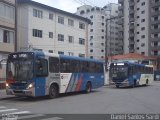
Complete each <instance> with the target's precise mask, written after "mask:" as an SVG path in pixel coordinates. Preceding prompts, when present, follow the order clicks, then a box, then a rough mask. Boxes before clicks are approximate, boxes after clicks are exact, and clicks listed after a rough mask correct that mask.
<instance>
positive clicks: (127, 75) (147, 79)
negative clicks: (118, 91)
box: [109, 62, 154, 88]
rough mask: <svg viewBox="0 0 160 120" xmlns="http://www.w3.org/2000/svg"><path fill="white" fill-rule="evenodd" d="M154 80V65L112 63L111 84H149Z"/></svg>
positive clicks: (117, 85) (123, 85)
mask: <svg viewBox="0 0 160 120" xmlns="http://www.w3.org/2000/svg"><path fill="white" fill-rule="evenodd" d="M153 80H154V75H153V66H152V65H143V64H138V63H131V62H115V63H111V65H110V71H109V84H110V85H115V86H116V87H117V88H118V87H125V86H126V87H127V86H132V87H135V86H137V85H148V84H150V83H152V81H153Z"/></svg>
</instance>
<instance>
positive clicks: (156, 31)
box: [151, 28, 160, 33]
mask: <svg viewBox="0 0 160 120" xmlns="http://www.w3.org/2000/svg"><path fill="white" fill-rule="evenodd" d="M159 31H160V28H159V29H151V33H158V32H159Z"/></svg>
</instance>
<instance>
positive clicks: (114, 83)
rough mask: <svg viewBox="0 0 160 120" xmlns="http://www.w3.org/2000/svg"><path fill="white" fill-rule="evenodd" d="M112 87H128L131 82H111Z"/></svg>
mask: <svg viewBox="0 0 160 120" xmlns="http://www.w3.org/2000/svg"><path fill="white" fill-rule="evenodd" d="M109 85H110V86H119V87H128V86H129V82H128V81H127V80H125V81H123V82H113V81H112V80H110V81H109Z"/></svg>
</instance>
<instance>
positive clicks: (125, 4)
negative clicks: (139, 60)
mask: <svg viewBox="0 0 160 120" xmlns="http://www.w3.org/2000/svg"><path fill="white" fill-rule="evenodd" d="M118 3H119V4H120V6H119V16H121V19H120V20H119V24H121V28H122V30H121V32H122V35H123V40H124V53H125V54H126V53H140V54H142V55H150V32H149V31H150V30H149V29H150V16H149V15H150V12H149V11H150V0H118Z"/></svg>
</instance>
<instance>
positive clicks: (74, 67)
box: [70, 60, 80, 73]
mask: <svg viewBox="0 0 160 120" xmlns="http://www.w3.org/2000/svg"><path fill="white" fill-rule="evenodd" d="M70 62H71V66H70V68H71V72H72V73H76V72H79V71H80V61H78V60H71V61H70Z"/></svg>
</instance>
